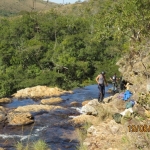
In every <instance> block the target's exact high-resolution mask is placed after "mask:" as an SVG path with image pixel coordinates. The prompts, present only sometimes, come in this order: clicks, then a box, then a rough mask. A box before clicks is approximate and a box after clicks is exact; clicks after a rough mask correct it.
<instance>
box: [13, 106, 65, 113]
mask: <svg viewBox="0 0 150 150" xmlns="http://www.w3.org/2000/svg"><path fill="white" fill-rule="evenodd" d="M62 109H63V110H64V109H65V108H63V107H61V106H54V105H27V106H19V107H18V108H16V109H15V110H14V111H15V112H30V113H37V112H43V111H44V112H49V111H54V110H62Z"/></svg>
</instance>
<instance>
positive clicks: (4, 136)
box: [0, 126, 47, 141]
mask: <svg viewBox="0 0 150 150" xmlns="http://www.w3.org/2000/svg"><path fill="white" fill-rule="evenodd" d="M46 128H47V126H45V127H40V128H38V129H36V130H35V134H30V135H9V134H0V137H1V138H2V139H10V138H12V139H14V138H19V139H20V141H23V140H25V139H32V138H34V137H37V136H39V132H40V131H43V130H44V129H46Z"/></svg>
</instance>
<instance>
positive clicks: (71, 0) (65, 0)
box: [44, 0, 84, 4]
mask: <svg viewBox="0 0 150 150" xmlns="http://www.w3.org/2000/svg"><path fill="white" fill-rule="evenodd" d="M44 1H47V0H44ZM49 1H50V2H54V3H58V4H60V3H61V4H63V3H64V4H66V3H71V4H73V3H75V2H77V1H78V0H49ZM80 1H81V2H83V1H84V0H80Z"/></svg>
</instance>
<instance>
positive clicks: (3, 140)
mask: <svg viewBox="0 0 150 150" xmlns="http://www.w3.org/2000/svg"><path fill="white" fill-rule="evenodd" d="M110 87H111V85H109V86H108V87H106V92H107V90H108V89H109V88H110ZM98 92H99V91H98V87H97V85H90V86H86V87H84V88H78V89H75V90H74V91H73V93H72V94H65V95H62V96H61V98H62V99H63V103H61V104H59V105H60V106H63V107H65V108H66V110H59V109H57V110H55V111H51V112H40V113H36V114H34V120H35V122H34V124H31V125H26V126H10V125H6V126H1V127H0V147H3V148H5V149H6V150H15V148H14V145H15V143H17V142H22V143H25V144H27V143H29V142H31V141H36V140H38V139H42V140H44V141H45V142H46V143H47V144H48V145H49V148H51V150H76V146H77V144H78V135H77V134H76V131H75V126H74V125H72V124H71V123H69V122H68V121H69V120H70V119H71V117H70V116H77V115H80V113H79V111H77V110H80V108H75V107H71V106H70V103H71V102H74V101H76V102H79V103H82V102H83V101H85V100H92V99H95V98H97V97H98ZM108 96H110V94H108V93H106V94H105V97H108ZM39 103H40V100H39V101H34V100H32V99H23V100H17V99H14V100H13V102H12V103H10V104H7V105H4V107H6V108H7V109H10V110H11V109H14V108H17V107H18V106H25V105H32V104H39Z"/></svg>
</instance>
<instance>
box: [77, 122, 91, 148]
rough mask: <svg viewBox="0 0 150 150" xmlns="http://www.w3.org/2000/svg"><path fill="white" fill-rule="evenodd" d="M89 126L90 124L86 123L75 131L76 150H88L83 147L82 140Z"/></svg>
mask: <svg viewBox="0 0 150 150" xmlns="http://www.w3.org/2000/svg"><path fill="white" fill-rule="evenodd" d="M90 126H91V123H89V122H86V123H85V124H84V125H83V126H82V127H81V128H80V129H77V130H76V133H77V136H78V140H79V145H78V146H77V147H76V148H77V150H88V147H87V146H86V145H84V140H85V138H86V136H87V129H88V128H89V127H90Z"/></svg>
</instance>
